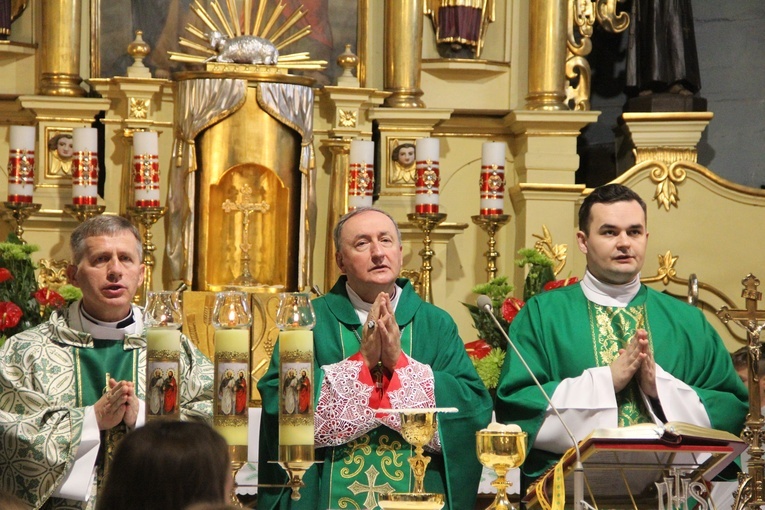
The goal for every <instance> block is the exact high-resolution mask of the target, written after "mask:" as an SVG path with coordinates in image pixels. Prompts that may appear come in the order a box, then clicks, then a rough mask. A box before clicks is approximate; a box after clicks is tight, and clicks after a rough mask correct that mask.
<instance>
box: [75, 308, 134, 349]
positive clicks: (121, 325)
mask: <svg viewBox="0 0 765 510" xmlns="http://www.w3.org/2000/svg"><path fill="white" fill-rule="evenodd" d="M77 309H78V311H79V314H80V323H81V326H82V330H83V331H84V332H85V333H88V334H89V335H90V336H92V337H93V338H97V339H98V340H122V339H124V338H125V335H131V334H135V333H136V329H137V327H136V320H135V316H134V314H135V309H134V308H132V307H131V310H130V313H128V315H127V317H125V318H124V319H122V320H119V321H116V322H105V321H101V320H98V319H96V318H95V317H93V316H91V315H89V314H88V312H86V311H85V308H83V306H82V303H80V306H79V307H77Z"/></svg>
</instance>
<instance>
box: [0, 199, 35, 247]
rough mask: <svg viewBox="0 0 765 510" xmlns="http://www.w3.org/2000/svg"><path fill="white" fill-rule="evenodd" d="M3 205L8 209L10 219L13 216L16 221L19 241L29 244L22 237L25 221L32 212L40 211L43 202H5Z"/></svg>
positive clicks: (7, 214) (6, 214)
mask: <svg viewBox="0 0 765 510" xmlns="http://www.w3.org/2000/svg"><path fill="white" fill-rule="evenodd" d="M3 206H4V207H5V210H6V212H5V216H6V217H7V218H8V219H10V218H13V221H14V222H15V223H16V228H15V230H14V232H15V234H16V237H18V238H19V241H21V243H22V244H27V242H26V241H25V240H24V238H23V237H22V236H23V235H24V227H23V225H24V222H25V221H26V220H27V218H29V217H30V216H31V215H32V214H34V213H36V212H37V211H39V210H40V207H42V204H34V203H32V202H3Z"/></svg>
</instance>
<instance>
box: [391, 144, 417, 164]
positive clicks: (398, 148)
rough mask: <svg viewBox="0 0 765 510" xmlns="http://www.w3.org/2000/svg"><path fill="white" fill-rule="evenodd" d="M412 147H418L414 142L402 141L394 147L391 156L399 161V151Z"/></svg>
mask: <svg viewBox="0 0 765 510" xmlns="http://www.w3.org/2000/svg"><path fill="white" fill-rule="evenodd" d="M410 148H411V149H415V148H416V147H415V145H414V144H413V143H409V142H407V143H400V144H398V145H396V146H395V147H394V148H393V152H391V155H390V158H391V159H392V160H393V161H398V153H399V152H401V149H410Z"/></svg>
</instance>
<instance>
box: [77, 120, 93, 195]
mask: <svg viewBox="0 0 765 510" xmlns="http://www.w3.org/2000/svg"><path fill="white" fill-rule="evenodd" d="M72 149H73V151H74V156H73V157H72V202H73V203H74V204H75V205H95V204H97V203H98V134H97V131H96V128H74V129H73V130H72Z"/></svg>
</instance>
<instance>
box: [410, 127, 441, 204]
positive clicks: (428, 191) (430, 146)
mask: <svg viewBox="0 0 765 510" xmlns="http://www.w3.org/2000/svg"><path fill="white" fill-rule="evenodd" d="M414 145H415V153H416V155H417V164H416V169H415V171H416V178H415V197H414V204H415V205H414V211H415V212H416V213H418V214H424V213H437V212H438V190H439V185H440V180H441V179H440V173H439V172H440V171H439V152H440V143H439V140H438V139H437V138H419V139H418V140H417V141H416V142H415V144H414Z"/></svg>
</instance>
